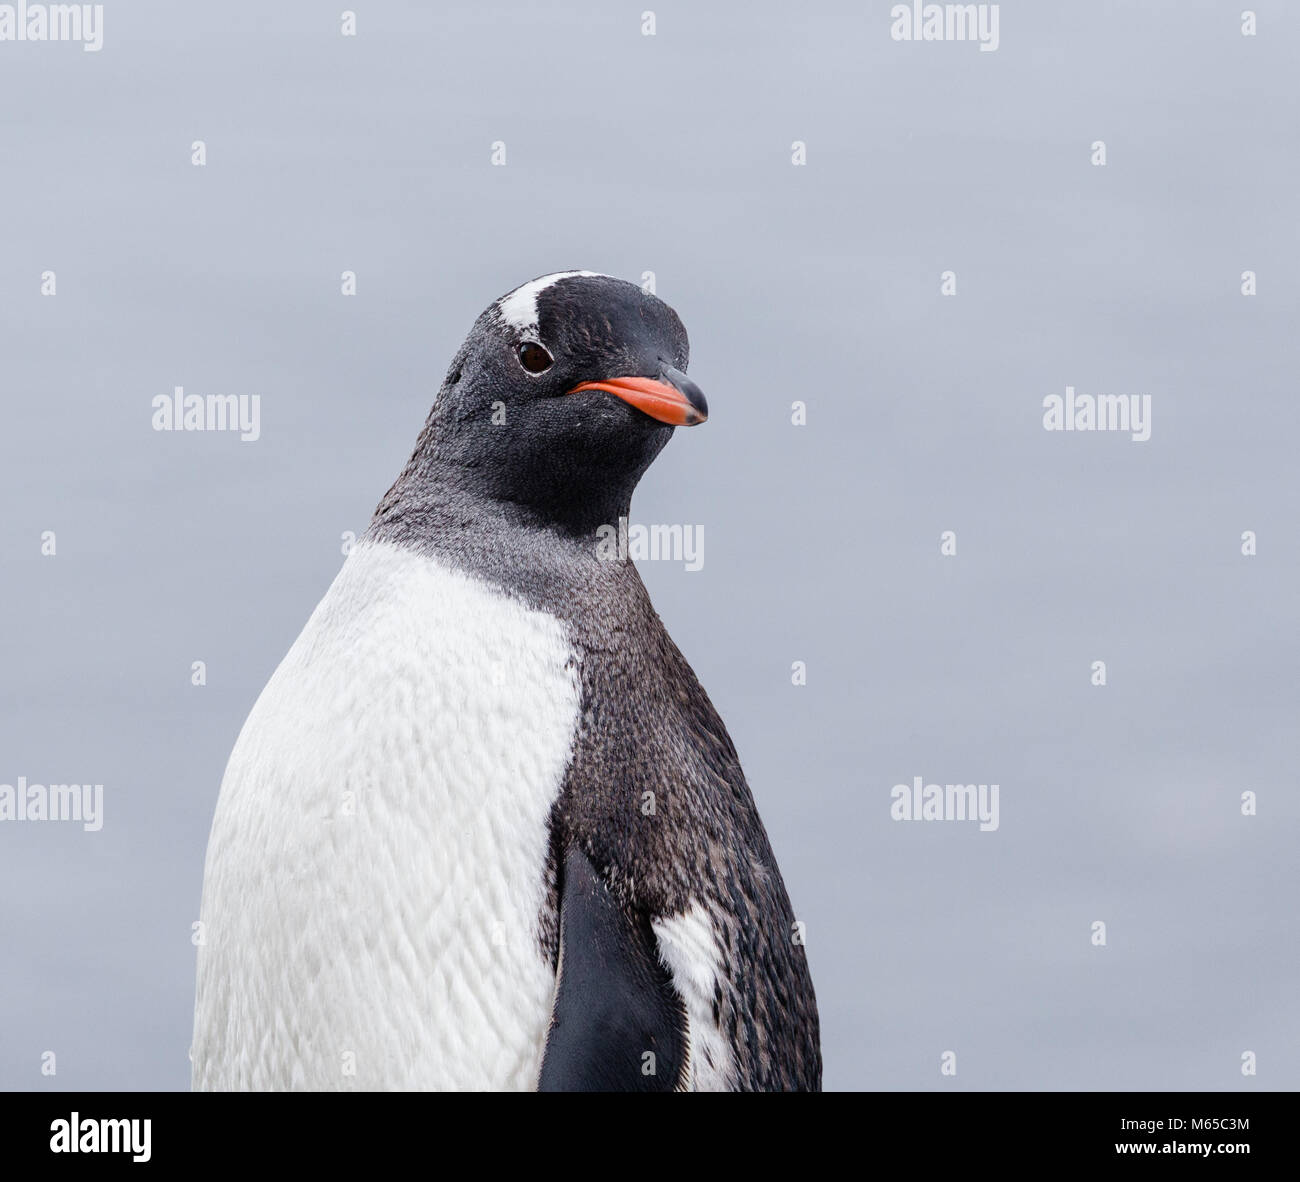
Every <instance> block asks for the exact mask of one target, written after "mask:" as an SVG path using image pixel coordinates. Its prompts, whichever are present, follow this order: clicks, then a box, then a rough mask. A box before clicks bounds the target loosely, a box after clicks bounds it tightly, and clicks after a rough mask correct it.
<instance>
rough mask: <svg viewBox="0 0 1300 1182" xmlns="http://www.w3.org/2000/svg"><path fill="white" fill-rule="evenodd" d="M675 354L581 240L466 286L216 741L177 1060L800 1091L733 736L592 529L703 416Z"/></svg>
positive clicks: (762, 863) (798, 1042) (802, 1020)
mask: <svg viewBox="0 0 1300 1182" xmlns="http://www.w3.org/2000/svg"><path fill="white" fill-rule="evenodd" d="M687 362H688V342H687V336H686V330H685V328H684V327H683V325H682V322H681V320H680V319H679V318H678V316H677V314H676V313H675V312H674V311H673V309H672V308H670V307H669V306H668V305H667V304H666V303H664V302H663V301H661V300H660V299H658V298H657V297H656V296H654V295H651V294H648V293H646V292H644V291H643V290H642V289H641V288H640V287H639V286H637V285H635V284H631V283H627V282H624V281H622V280H619V279H615V278H612V277H610V276H606V275H600V274H597V273H594V272H590V271H565V272H559V273H556V274H551V275H546V276H543V277H541V278H538V279H534V280H532V281H530V282H528V283H525V284H523V285H522V286H521V287H518V288H516V289H515V290H514V291H512V292H510V293H509V294H507V295H505V296H503V297H501V298H500V299H498V300H496V301H495V302H494V303H493V304H491V305H490V306H489V307H488V308H487V310H486V311H485V312H484V313H483V314H482V315H481V316H479V318H478V320H477V321H476V322H475V324H474V326H473V329H472V330H471V332H470V334H469V336H468V338H467V339H466V340H465V342H464V344H463V345H462V346H461V348H460V350H459V351H458V352H457V354H456V356H455V357H454V359H453V360H452V363H451V366H450V369H449V370H448V373H447V377H446V380H445V381H444V382H443V385H442V387H441V389H440V390H439V391H438V394H437V396H436V399H435V401H434V404H433V407H432V410H431V411H430V413H429V415H428V418H427V420H426V422H425V425H424V428H423V430H422V432H421V434H420V435H419V438H418V440H417V442H416V446H415V450H414V453H413V454H412V455H411V458H410V460H409V461H408V463H407V464H406V467H405V468H404V470H403V471H402V472H401V474H400V475H399V476H398V478H397V480H396V481H395V483H394V484H393V485H392V487H391V488H390V489H389V490H388V492H387V493H386V494H385V496H384V497H383V499H382V500H381V501H380V502H379V505H378V508H377V509H376V511H375V513H374V516H373V519H372V520H371V522H370V525H369V528H368V529H367V530H366V532H365V533H364V534H363V535H362V537H361V538H360V539H359V540H358V541H357V542H356V543H355V545H354V546H353V548H352V549H351V551H350V553H349V554H348V556H347V558H346V559H345V561H344V563H343V565H342V567H341V569H340V571H339V573H338V575H337V577H336V578H335V580H334V582H333V583H332V584H331V586H330V587H329V589H328V591H327V592H326V594H325V596H324V598H323V599H322V600H321V602H320V604H319V605H318V606H317V607H316V610H315V611H314V612H313V613H312V615H311V617H310V619H309V620H308V621H307V624H306V626H305V627H304V629H303V631H302V633H301V635H300V636H299V637H298V639H297V641H296V642H295V643H294V644H293V646H292V647H291V649H290V650H289V653H288V655H287V656H286V657H285V658H284V660H283V662H282V663H281V664H280V665H279V667H278V668H277V669H276V671H275V673H274V674H273V675H272V677H271V679H270V681H269V682H268V684H267V685H266V687H265V688H264V689H263V691H262V693H261V695H260V696H259V697H258V699H257V701H256V703H255V705H254V706H253V708H252V711H251V712H250V714H249V716H248V718H247V721H246V722H245V724H244V726H243V728H242V730H241V731H240V734H239V737H238V739H237V740H236V742H235V745H234V749H233V751H232V753H231V755H230V759H229V762H228V765H227V767H226V771H225V776H224V778H223V780H222V784H221V790H220V794H219V798H218V802H217V806H216V812H215V815H214V818H213V823H212V828H211V834H210V838H209V843H208V849H207V858H206V862H205V867H204V883H203V896H202V906H201V911H200V915H201V924H200V928H199V930H200V931H201V932H202V938H201V939H197V940H196V943H197V944H198V949H197V951H198V961H197V983H196V1001H195V1022H194V1039H193V1044H192V1047H191V1060H192V1065H193V1085H194V1087H195V1088H196V1089H199V1090H233V1089H237V1090H289V1089H303V1090H349V1089H355V1090H480V1091H502V1090H534V1089H535V1090H542V1091H688V1090H698V1091H757V1090H772V1091H776V1090H785V1091H796V1090H809V1091H811V1090H820V1087H821V1047H820V1036H819V1029H818V1016H817V1005H816V999H815V996H814V993H813V986H812V981H811V978H810V976H809V970H808V964H807V959H806V955H805V949H804V945H803V939H802V926H801V925H800V924H799V923H798V922H797V921H796V919H795V914H794V912H793V910H792V908H791V905H790V901H789V899H788V897H787V894H786V889H785V885H784V883H783V881H782V878H781V873H780V871H779V869H778V868H777V864H776V859H775V858H774V856H773V853H772V848H771V846H770V844H769V842H768V837H767V834H766V832H765V830H764V828H763V824H762V822H761V820H760V819H759V815H758V812H757V810H756V808H755V805H754V800H753V798H752V796H751V794H750V790H749V787H748V785H747V784H746V781H745V776H744V774H743V772H742V770H741V767H740V762H739V760H738V758H737V755H736V749H735V747H734V745H733V744H732V741H731V738H730V737H729V736H728V734H727V730H726V727H725V726H724V725H723V723H722V720H721V719H720V718H719V716H718V713H717V711H716V710H715V709H714V707H713V705H712V703H711V702H710V701H709V698H708V695H707V694H706V693H705V691H704V689H703V688H702V687H701V685H700V683H699V681H698V680H697V678H696V676H695V674H694V672H693V671H692V669H691V667H690V665H688V664H687V662H686V659H685V658H684V657H683V656H682V654H681V652H680V651H679V650H678V648H677V646H676V645H675V644H674V643H673V641H672V640H671V639H670V638H669V636H668V633H667V631H666V630H665V628H664V626H663V624H662V623H661V621H660V619H659V617H658V615H657V614H656V613H655V610H654V608H653V607H652V605H651V603H650V598H649V596H648V594H647V592H646V589H645V586H644V585H643V583H642V582H641V579H640V577H639V575H638V573H637V569H636V567H635V565H634V564H633V563H632V562H630V561H628V560H627V559H626V558H625V557H622V558H620V557H618V556H617V555H613V554H611V547H610V546H609V545H608V544H604V545H602V544H601V539H602V537H603V538H608V536H609V534H608V530H609V528H611V527H615V526H616V525H617V523H618V522H619V521H620V519H623V518H626V517H627V516H628V513H629V509H630V504H631V499H632V493H633V490H634V489H635V487H636V485H637V482H638V481H639V480H640V478H641V476H642V475H643V474H644V472H645V471H646V469H647V468H648V467H649V465H650V464H651V462H652V461H653V460H654V458H655V457H656V456H657V455H658V454H659V452H660V451H661V450H662V449H663V447H664V446H665V445H666V444H667V442H668V440H669V439H670V438H671V436H672V434H673V431H674V429H675V428H676V427H683V426H692V425H695V424H698V423H702V422H704V421H705V419H706V418H707V416H708V406H707V404H706V401H705V398H704V395H703V394H702V393H701V391H700V389H699V387H698V386H697V385H696V384H695V383H694V382H693V381H692V380H691V379H689V378H688V377H687V376H686V368H687ZM602 527H604V532H603V533H602Z"/></svg>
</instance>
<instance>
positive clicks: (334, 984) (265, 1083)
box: [191, 543, 579, 1090]
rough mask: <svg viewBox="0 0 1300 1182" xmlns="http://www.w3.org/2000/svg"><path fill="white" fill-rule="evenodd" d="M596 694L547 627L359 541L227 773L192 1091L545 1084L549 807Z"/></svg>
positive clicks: (207, 889)
mask: <svg viewBox="0 0 1300 1182" xmlns="http://www.w3.org/2000/svg"><path fill="white" fill-rule="evenodd" d="M578 701H579V699H578V685H577V677H576V672H575V669H574V664H573V662H572V660H571V659H570V655H569V647H568V642H567V639H566V637H565V635H564V631H563V628H562V626H561V624H560V623H559V622H558V621H557V620H555V619H554V618H553V617H551V616H549V615H546V614H544V613H541V612H536V611H532V610H530V609H528V608H527V607H525V606H523V605H521V604H520V603H518V602H516V601H515V600H512V599H510V598H508V597H506V596H503V595H501V594H499V593H498V592H496V591H493V590H491V589H490V588H488V587H486V586H485V585H484V584H483V583H481V582H480V581H479V580H477V579H475V578H474V577H472V576H469V575H465V574H461V573H458V572H455V571H452V570H449V569H447V568H446V567H444V566H442V565H441V564H439V563H437V562H435V561H431V560H429V559H427V558H423V557H420V556H418V555H415V554H412V553H411V552H410V551H405V550H402V549H401V548H399V547H396V546H392V545H388V544H384V543H377V544H374V543H362V544H360V545H358V546H357V547H356V548H355V549H354V550H353V552H352V554H351V555H350V556H349V557H348V559H347V560H346V562H345V563H344V565H343V568H342V570H341V572H340V573H339V575H338V577H337V578H336V580H335V582H334V583H333V585H332V586H331V587H330V589H329V592H328V593H327V594H326V596H325V598H324V600H323V601H322V602H321V604H320V606H319V607H318V608H317V609H316V611H315V613H314V614H313V615H312V617H311V619H310V620H309V622H308V623H307V626H306V628H305V629H304V630H303V633H302V635H301V636H300V637H299V639H298V641H297V642H296V643H295V644H294V646H293V648H292V649H291V651H290V652H289V654H288V656H287V657H286V658H285V659H284V662H283V663H282V664H281V665H280V667H279V669H278V670H277V671H276V673H275V674H274V676H273V677H272V678H271V681H270V682H269V684H268V685H267V686H266V689H265V690H264V691H263V693H262V695H261V697H260V698H259V699H258V701H257V704H256V705H255V706H254V708H253V711H252V713H251V714H250V716H249V718H248V721H247V722H246V723H245V725H244V728H243V731H242V733H241V734H240V736H239V740H238V742H237V743H236V745H235V749H234V752H233V753H232V755H231V757H230V762H229V766H228V767H227V770H226V775H225V779H224V781H223V784H222V788H221V795H220V800H219V803H218V806H217V813H216V818H215V820H214V823H213V827H212V835H211V839H210V842H209V848H208V856H207V872H206V878H205V884H204V892H203V908H202V919H203V924H204V943H203V944H202V945H201V946H200V948H199V956H198V995H197V1005H196V1018H195V1032H194V1043H193V1048H192V1051H191V1055H192V1059H193V1076H194V1084H195V1087H197V1088H215V1089H288V1088H296V1089H298V1088H306V1089H321V1090H329V1089H352V1088H355V1089H385V1088H401V1089H406V1088H411V1089H419V1088H428V1089H453V1088H454V1089H486V1088H492V1089H500V1088H530V1087H532V1086H534V1084H535V1082H536V1078H537V1073H538V1069H539V1066H540V1062H541V1055H542V1050H543V1041H544V1037H545V1031H546V1026H547V1022H548V1019H549V1015H550V1008H551V1001H552V995H553V992H554V985H555V975H554V968H553V966H552V964H551V963H549V960H548V958H547V957H546V956H545V955H544V953H543V951H542V948H541V940H540V939H539V931H538V922H539V915H540V913H541V912H542V909H543V903H544V897H543V895H544V882H545V869H546V866H545V864H546V859H547V853H548V841H549V838H548V832H547V815H548V812H549V810H550V809H551V806H552V803H553V801H554V799H555V797H556V795H557V793H558V791H559V786H560V783H561V780H562V777H563V774H564V770H565V764H566V759H567V756H568V752H569V745H570V741H571V737H572V735H573V732H574V728H575V724H576V719H577V714H578ZM417 720H418V721H417Z"/></svg>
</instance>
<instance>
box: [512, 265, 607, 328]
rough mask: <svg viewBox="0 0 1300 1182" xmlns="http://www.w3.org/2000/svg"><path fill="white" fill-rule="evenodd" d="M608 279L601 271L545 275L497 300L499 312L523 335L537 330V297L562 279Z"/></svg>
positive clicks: (558, 272)
mask: <svg viewBox="0 0 1300 1182" xmlns="http://www.w3.org/2000/svg"><path fill="white" fill-rule="evenodd" d="M579 277H582V278H586V279H608V278H609V276H608V275H602V274H601V273H600V272H599V271H556V272H555V274H554V275H543V276H542V277H541V278H540V279H530V280H529V281H528V282H527V283H525V284H524V285H523V286H522V287H516V288H515V289H514V291H512V292H511V293H510V294H509V295H505V296H502V297H501V298H500V299H499V300H497V312H498V313H499V314H500V316H501V319H502V320H503V321H504V322H505V323H506V324H508V325H510V327H511V328H513V329H515V330H517V331H518V332H521V333H527V332H536V330H537V297H538V296H539V295H541V294H542V292H544V291H545V290H546V289H547V288H548V287H550V286H551V285H552V284H554V283H559V282H560V280H561V279H576V278H579Z"/></svg>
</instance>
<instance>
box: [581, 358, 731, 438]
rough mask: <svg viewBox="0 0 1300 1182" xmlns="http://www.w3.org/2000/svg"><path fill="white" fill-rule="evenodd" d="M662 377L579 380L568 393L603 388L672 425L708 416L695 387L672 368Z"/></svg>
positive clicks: (696, 420)
mask: <svg viewBox="0 0 1300 1182" xmlns="http://www.w3.org/2000/svg"><path fill="white" fill-rule="evenodd" d="M662 377H663V380H662V381H657V380H656V379H654V378H606V379H605V380H604V381H603V382H583V383H581V384H580V385H577V386H574V387H573V389H572V390H570V391H569V393H570V394H578V393H580V392H581V391H583V390H603V391H604V392H605V393H606V394H613V395H614V397H615V398H621V399H622V400H623V401H624V402H626V403H628V405H629V406H635V407H636V408H637V410H639V411H641V412H642V413H643V414H648V415H649V416H650V417H651V418H652V419H658V420H659V422H661V423H668V424H669V425H670V426H673V427H693V426H695V424H696V423H702V422H704V420H705V419H707V418H708V417H709V404H708V403H707V402H705V401H704V395H703V394H702V393H701V392H700V388H699V386H697V385H696V384H695V383H694V382H692V381H691V380H690V379H689V378H688V377H687V376H686V375H685V374H684V373H682V372H681V371H680V370H676V369H665V370H664V371H663V374H662Z"/></svg>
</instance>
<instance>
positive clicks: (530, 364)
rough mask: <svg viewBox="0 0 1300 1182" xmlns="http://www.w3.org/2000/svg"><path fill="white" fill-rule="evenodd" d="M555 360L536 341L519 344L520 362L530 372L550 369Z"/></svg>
mask: <svg viewBox="0 0 1300 1182" xmlns="http://www.w3.org/2000/svg"><path fill="white" fill-rule="evenodd" d="M554 360H555V358H553V357H552V356H551V355H550V354H549V353H548V352H547V351H546V350H545V349H543V348H542V346H541V345H539V344H538V343H537V342H536V341H524V342H523V344H521V345H520V346H519V364H520V365H522V366H523V367H524V368H525V369H526V370H527V371H528V372H529V373H542V372H543V371H545V370H548V369H550V368H551V363H552V362H553V361H554Z"/></svg>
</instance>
